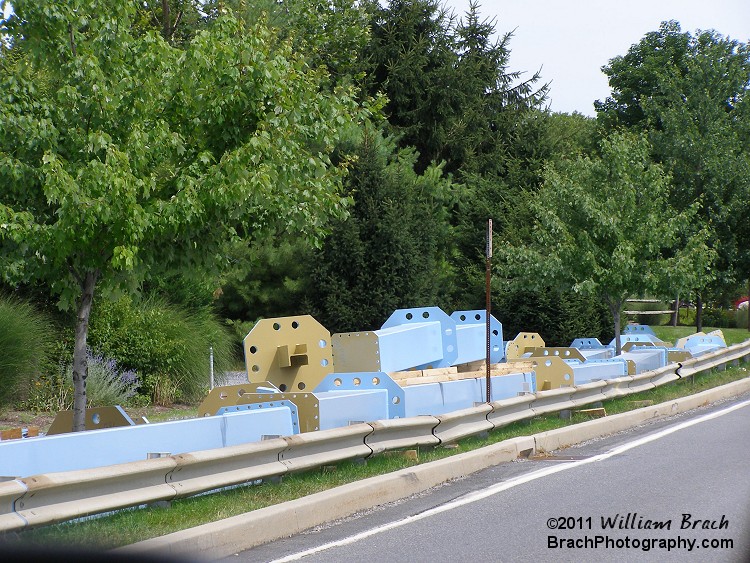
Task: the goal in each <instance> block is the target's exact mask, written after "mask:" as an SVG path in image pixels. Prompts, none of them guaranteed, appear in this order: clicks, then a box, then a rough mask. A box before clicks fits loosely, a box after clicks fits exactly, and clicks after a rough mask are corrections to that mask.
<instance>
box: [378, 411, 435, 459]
mask: <svg viewBox="0 0 750 563" xmlns="http://www.w3.org/2000/svg"><path fill="white" fill-rule="evenodd" d="M367 424H369V425H370V426H372V433H371V434H368V435H367V436H366V438H365V444H367V446H368V447H369V448H370V449H371V450H372V453H373V454H379V453H382V452H385V451H393V450H398V449H402V448H413V447H415V446H417V447H418V446H437V445H438V444H439V443H440V440H439V439H438V438H437V437H436V436H435V435H434V434H433V433H432V432H433V430H434V429H435V427H436V426H437V425H438V424H440V420H438V419H437V418H435V417H434V416H430V415H421V416H411V417H409V418H392V419H388V420H377V421H375V422H368V423H367Z"/></svg>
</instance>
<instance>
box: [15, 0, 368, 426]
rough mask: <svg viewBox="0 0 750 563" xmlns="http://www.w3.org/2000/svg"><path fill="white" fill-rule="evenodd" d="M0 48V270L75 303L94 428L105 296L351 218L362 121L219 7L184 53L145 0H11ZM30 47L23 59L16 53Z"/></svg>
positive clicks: (289, 51) (318, 76)
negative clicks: (345, 138) (260, 241)
mask: <svg viewBox="0 0 750 563" xmlns="http://www.w3.org/2000/svg"><path fill="white" fill-rule="evenodd" d="M13 8H14V11H15V14H14V15H13V16H11V18H10V19H9V20H8V21H7V22H5V23H4V31H6V32H7V34H8V36H9V37H10V39H11V42H12V49H11V50H12V51H14V52H16V56H15V57H12V58H7V59H6V58H3V59H0V65H2V68H0V121H2V123H3V127H2V129H0V185H3V186H7V189H4V190H3V191H2V192H0V239H2V240H3V246H2V251H1V255H0V270H2V276H3V278H4V279H5V280H6V281H7V282H9V283H11V284H17V283H22V282H43V283H48V284H49V287H50V288H51V291H52V293H53V294H54V295H56V296H57V297H58V298H59V304H60V306H61V307H63V308H68V309H70V308H75V309H76V311H77V317H76V318H77V319H78V324H77V326H76V333H75V334H76V337H75V347H74V358H73V365H74V368H73V377H74V382H75V384H76V405H75V414H76V423H75V427H76V428H82V424H83V418H82V416H83V410H82V409H83V405H84V404H85V380H86V358H85V350H86V345H87V331H88V319H89V317H90V312H91V307H92V304H93V302H94V295H95V293H97V294H101V295H102V296H104V297H107V296H109V295H110V294H111V293H112V292H116V291H119V290H123V289H131V290H132V289H134V288H136V287H138V286H139V284H140V283H141V282H142V281H143V280H147V279H150V278H154V277H156V276H157V275H164V274H165V273H166V274H173V273H175V272H180V273H181V274H182V275H189V274H190V272H194V271H197V272H201V271H210V270H214V269H219V270H220V269H221V268H223V267H224V265H225V258H224V257H223V256H222V253H221V249H222V248H223V245H224V244H225V243H226V241H227V240H231V239H235V238H238V237H239V238H245V239H253V238H257V237H259V236H260V235H262V234H263V233H274V232H279V231H294V232H298V233H301V234H302V235H303V236H308V237H310V238H312V239H315V238H316V237H319V236H321V235H322V234H323V232H324V227H325V224H326V219H327V218H328V217H329V216H342V215H343V214H344V212H345V206H346V200H345V199H343V198H342V197H341V196H340V195H339V189H340V186H341V178H342V176H343V174H344V168H345V165H346V158H345V157H344V158H339V160H338V161H337V164H334V163H333V162H332V161H331V158H330V155H331V153H332V151H333V148H334V146H335V145H336V143H337V139H338V136H339V133H340V131H341V129H342V128H344V127H346V126H347V125H349V124H351V123H353V122H355V121H356V120H358V119H359V108H358V106H357V104H356V102H355V92H354V91H353V89H351V88H349V89H345V88H335V89H333V90H331V89H330V87H329V85H328V84H327V74H326V72H325V71H324V70H323V69H310V68H309V67H308V66H307V65H306V63H305V60H304V58H303V57H302V56H301V55H299V54H296V53H295V52H294V51H293V48H292V45H291V44H290V43H289V42H281V41H278V40H277V39H276V37H275V36H274V34H273V33H272V32H271V31H270V30H268V29H267V27H266V26H265V25H264V23H263V22H262V21H259V22H257V23H255V24H254V25H253V26H252V29H251V32H248V30H247V27H246V26H245V25H244V24H243V22H240V21H238V20H237V19H235V18H234V17H232V16H231V15H229V14H225V15H220V16H219V17H218V19H217V20H216V21H215V22H213V24H212V25H211V26H210V27H209V28H208V29H207V30H205V31H203V32H201V33H198V34H197V35H196V36H195V37H194V38H193V39H192V40H191V41H190V42H189V44H188V45H186V47H185V49H184V50H181V49H176V48H174V47H172V46H170V45H169V44H168V43H167V42H166V41H165V40H164V39H163V38H162V37H161V36H160V35H157V34H155V33H153V32H146V33H143V32H142V30H138V32H135V31H134V25H133V24H134V17H135V4H134V3H131V2H120V3H113V4H111V5H110V6H109V7H108V9H106V10H103V9H101V6H100V3H99V2H97V1H95V0H67V1H65V2H60V1H54V2H53V1H51V0H44V1H38V0H33V1H32V0H14V2H13ZM19 61H20V62H19Z"/></svg>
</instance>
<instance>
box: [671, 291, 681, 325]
mask: <svg viewBox="0 0 750 563" xmlns="http://www.w3.org/2000/svg"><path fill="white" fill-rule="evenodd" d="M679 316H680V294H679V293H678V294H677V297H675V299H674V313H673V314H672V326H677V322H678V321H679Z"/></svg>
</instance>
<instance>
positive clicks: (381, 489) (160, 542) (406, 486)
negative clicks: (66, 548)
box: [116, 378, 750, 559]
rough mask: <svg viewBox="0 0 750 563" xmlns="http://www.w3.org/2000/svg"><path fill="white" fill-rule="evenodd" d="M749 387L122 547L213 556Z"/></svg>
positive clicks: (735, 386) (514, 442)
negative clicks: (520, 457)
mask: <svg viewBox="0 0 750 563" xmlns="http://www.w3.org/2000/svg"><path fill="white" fill-rule="evenodd" d="M748 391H750V378H746V379H742V380H739V381H735V382H732V383H729V384H727V385H722V386H720V387H716V388H714V389H709V390H707V391H703V392H701V393H697V394H696V395H691V396H689V397H683V398H680V399H675V400H673V401H667V402H665V403H660V404H658V405H652V406H648V407H644V408H641V409H637V410H634V411H630V412H626V413H621V414H617V415H612V416H607V417H604V418H600V419H596V420H591V421H588V422H583V423H581V424H576V425H575V426H568V427H565V428H559V429H556V430H550V431H548V432H542V433H539V434H536V435H534V436H521V437H518V438H511V439H509V440H504V441H503V442H499V443H497V444H493V445H490V446H486V447H484V448H480V449H477V450H473V451H470V452H466V453H462V454H458V455H455V456H451V457H449V458H445V459H442V460H438V461H433V462H430V463H425V464H423V465H417V466H414V467H410V468H406V469H402V470H399V471H395V472H393V473H389V474H386V475H379V476H376V477H370V478H368V479H364V480H362V481H357V482H355V483H349V484H347V485H342V486H340V487H336V488H334V489H330V490H328V491H322V492H320V493H315V494H313V495H309V496H306V497H304V498H300V499H297V500H293V501H289V502H285V503H282V504H279V505H275V506H269V507H267V508H262V509H259V510H255V511H252V512H249V513H247V514H241V515H239V516H233V517H231V518H226V519H224V520H219V521H217V522H212V523H210V524H204V525H201V526H197V527H195V528H189V529H187V530H182V531H179V532H175V533H172V534H168V535H165V536H161V537H158V538H153V539H149V540H145V541H142V542H138V543H135V544H132V545H128V546H125V547H122V548H119V549H118V550H116V551H125V552H129V553H157V554H158V553H161V554H164V555H173V556H174V555H182V556H191V557H193V558H195V557H201V556H203V557H210V558H211V559H217V558H221V557H228V556H230V555H232V554H235V553H238V552H240V551H244V550H247V549H250V548H252V547H255V546H258V545H262V544H264V543H268V542H271V541H274V540H277V539H280V538H284V537H289V536H292V535H294V534H298V533H300V532H302V531H304V530H307V529H309V528H312V527H314V526H317V525H320V524H323V523H325V522H330V521H332V520H337V519H339V518H344V517H347V516H350V515H352V514H354V513H356V512H358V511H361V510H366V509H369V508H372V507H374V506H378V505H381V504H385V503H388V502H393V501H396V500H399V499H402V498H406V497H409V496H411V495H414V494H417V493H420V492H423V491H425V490H427V489H430V488H432V487H434V486H436V485H439V484H441V483H444V482H446V481H449V480H451V479H456V478H460V477H465V476H467V475H471V474H472V473H475V472H477V471H481V470H482V469H486V468H488V467H492V466H494V465H498V464H500V463H505V462H508V461H512V460H514V459H516V458H518V457H519V456H528V455H529V454H530V453H532V452H534V453H536V452H545V451H553V450H557V449H560V448H563V447H567V446H571V445H573V444H577V443H580V442H584V441H586V440H591V439H594V438H600V437H603V436H606V435H609V434H614V433H616V432H620V431H622V430H626V429H628V428H632V427H635V426H638V425H640V424H643V423H644V422H647V421H649V420H654V419H659V418H663V417H666V416H672V415H675V414H679V413H682V412H686V411H689V410H693V409H696V408H699V407H702V406H705V405H707V404H710V403H712V402H716V401H719V400H722V399H727V398H730V397H734V396H737V395H741V394H743V393H746V392H748Z"/></svg>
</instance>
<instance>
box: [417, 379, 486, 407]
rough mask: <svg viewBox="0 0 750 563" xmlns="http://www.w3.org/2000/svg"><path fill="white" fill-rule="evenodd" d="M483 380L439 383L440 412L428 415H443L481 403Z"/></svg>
mask: <svg viewBox="0 0 750 563" xmlns="http://www.w3.org/2000/svg"><path fill="white" fill-rule="evenodd" d="M483 384H484V379H475V378H471V379H461V380H458V381H444V382H441V383H440V384H439V385H440V391H441V393H442V395H443V404H442V405H441V410H442V412H439V413H438V412H433V413H430V414H435V415H437V414H444V413H448V412H452V411H458V410H461V409H468V408H471V407H473V406H474V405H475V404H476V403H482V402H483V401H482V389H481V387H482V385H483Z"/></svg>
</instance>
